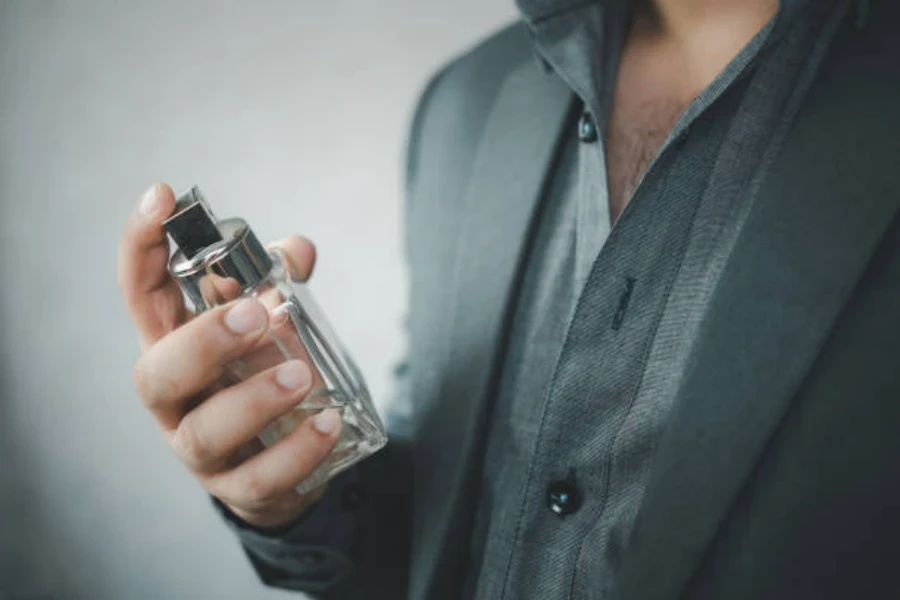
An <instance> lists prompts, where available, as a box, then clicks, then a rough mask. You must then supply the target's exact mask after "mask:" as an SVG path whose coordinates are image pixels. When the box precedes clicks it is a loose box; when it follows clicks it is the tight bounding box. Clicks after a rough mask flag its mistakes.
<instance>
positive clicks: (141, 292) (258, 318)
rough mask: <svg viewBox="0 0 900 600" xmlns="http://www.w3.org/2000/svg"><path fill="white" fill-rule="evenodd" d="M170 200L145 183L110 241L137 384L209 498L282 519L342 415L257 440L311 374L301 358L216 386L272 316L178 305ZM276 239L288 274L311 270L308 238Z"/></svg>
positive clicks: (241, 308) (265, 519)
mask: <svg viewBox="0 0 900 600" xmlns="http://www.w3.org/2000/svg"><path fill="white" fill-rule="evenodd" d="M174 206H175V197H174V194H173V193H172V190H171V188H169V186H167V185H164V184H157V185H155V186H153V187H152V188H151V189H150V190H148V191H147V192H146V193H145V194H144V196H143V197H142V198H141V200H140V202H139V203H138V205H137V207H136V209H135V210H134V211H133V213H132V214H131V216H130V217H129V219H128V223H127V224H126V226H125V230H124V232H123V234H122V239H121V242H120V245H119V273H118V278H119V289H120V291H121V293H122V297H123V298H124V300H125V303H126V305H127V306H128V310H129V312H130V314H131V318H132V319H133V321H134V323H135V325H136V327H137V331H138V335H139V338H140V342H141V349H142V355H141V357H140V359H138V362H137V365H135V369H134V381H135V386H136V387H137V391H138V394H139V395H140V397H141V399H142V401H143V403H144V405H145V406H146V407H147V409H148V410H149V411H150V413H151V414H152V415H153V417H154V418H155V419H156V422H157V423H158V424H159V426H160V428H161V429H162V431H163V434H164V436H165V438H166V440H167V441H168V443H169V445H170V446H171V447H172V449H173V450H174V451H175V454H176V455H177V456H178V458H179V459H180V460H181V461H182V462H183V463H184V464H185V465H186V466H187V467H188V469H190V471H191V473H192V474H193V475H194V477H196V479H197V480H198V481H199V482H200V483H201V485H203V487H204V488H205V489H206V490H207V491H208V492H209V493H210V494H212V495H213V496H215V497H216V498H218V499H219V500H221V501H222V502H223V503H224V504H225V505H227V506H228V507H229V508H230V509H231V510H232V511H233V512H234V513H235V514H236V515H237V516H239V517H240V518H242V519H244V520H245V521H247V522H248V523H251V524H253V525H256V526H259V527H276V526H279V525H284V524H287V523H288V522H290V521H292V520H293V519H295V518H296V517H298V516H299V515H300V514H301V513H302V512H304V510H306V508H307V507H309V506H310V505H311V504H312V503H314V502H315V501H316V500H317V499H318V498H319V497H321V494H322V492H323V491H324V487H323V488H320V489H319V490H317V491H316V492H312V493H310V494H307V495H305V496H301V495H299V494H297V492H295V491H294V487H295V486H296V485H297V484H298V483H300V482H301V481H302V480H303V479H305V478H306V477H307V476H308V475H309V474H310V473H311V472H312V471H313V469H315V468H316V466H318V465H319V463H320V462H321V461H322V460H323V459H325V457H327V456H328V454H329V452H330V451H331V449H332V448H333V447H334V444H335V442H336V441H337V438H338V435H339V433H340V425H341V420H340V415H339V414H338V413H336V412H335V411H333V410H326V411H323V412H321V413H319V414H318V415H316V416H315V417H314V418H311V419H307V420H306V421H304V422H303V423H302V424H301V425H299V426H298V427H297V428H296V429H295V430H294V431H293V432H292V433H291V434H290V435H288V436H287V437H285V438H284V439H282V440H281V441H279V442H278V443H277V444H275V445H273V446H271V447H270V448H265V449H263V448H262V445H261V444H260V443H259V442H258V441H257V439H256V437H257V435H259V433H260V432H261V431H262V430H263V429H264V428H265V427H266V425H267V424H269V423H270V422H272V421H273V420H274V419H276V418H277V417H279V416H281V415H283V414H285V413H287V412H289V411H291V410H292V409H293V408H294V407H295V406H296V405H297V404H298V403H299V402H300V401H301V400H302V399H303V398H304V396H305V395H306V394H307V392H308V391H309V389H310V386H311V385H312V379H313V376H312V375H311V372H310V368H309V366H308V365H307V364H306V363H305V362H304V361H302V360H292V361H288V362H284V363H281V364H279V365H277V366H273V367H271V368H267V369H265V370H261V371H260V372H258V373H257V374H255V375H253V376H252V377H250V378H249V379H247V380H246V381H242V382H240V383H237V384H235V385H231V386H228V387H226V386H224V385H223V384H222V383H221V381H222V378H223V375H225V373H226V370H225V369H226V366H227V365H228V364H229V363H231V362H233V361H235V360H236V359H238V358H241V357H243V356H246V355H247V354H248V353H250V352H251V351H253V350H258V349H259V348H260V347H262V346H264V345H265V344H266V343H267V340H266V337H265V334H266V331H267V329H268V327H269V313H268V311H267V309H266V307H264V306H263V304H262V303H260V302H259V301H257V300H254V299H243V300H236V301H234V302H230V303H228V304H226V305H223V306H220V307H217V308H215V309H213V310H210V311H208V312H205V313H203V314H200V315H197V316H194V315H191V314H190V313H189V311H187V309H186V308H185V305H184V299H183V297H182V294H181V291H180V290H179V288H178V285H177V283H176V282H175V281H174V280H173V279H172V278H171V277H170V276H169V274H168V271H167V262H168V257H169V245H168V241H167V239H166V235H165V233H164V231H163V227H162V222H163V221H164V220H165V219H166V218H167V217H168V216H169V215H170V214H171V212H172V210H173V209H174ZM278 246H279V247H280V248H281V250H282V251H283V252H284V253H285V255H286V256H287V257H288V260H289V262H290V267H291V275H292V277H293V278H294V279H296V280H305V279H306V278H307V277H309V275H310V273H311V272H312V268H313V265H314V263H315V248H314V246H313V245H312V243H311V242H309V241H308V240H306V239H304V238H300V237H292V238H288V239H287V240H285V241H283V242H281V243H280V244H279V245H278Z"/></svg>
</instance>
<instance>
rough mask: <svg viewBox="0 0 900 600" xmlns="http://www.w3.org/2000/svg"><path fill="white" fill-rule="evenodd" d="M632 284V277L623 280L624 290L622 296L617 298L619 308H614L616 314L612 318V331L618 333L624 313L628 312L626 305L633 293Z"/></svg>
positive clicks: (633, 280)
mask: <svg viewBox="0 0 900 600" xmlns="http://www.w3.org/2000/svg"><path fill="white" fill-rule="evenodd" d="M634 282H635V279H634V277H626V278H625V289H624V290H622V295H621V296H620V297H619V306H618V308H616V314H615V315H614V316H613V321H612V328H613V331H618V330H619V329H620V328H621V327H622V322H623V321H624V320H625V312H626V311H627V310H628V303H629V302H630V301H631V292H633V291H634Z"/></svg>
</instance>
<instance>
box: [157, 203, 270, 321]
mask: <svg viewBox="0 0 900 600" xmlns="http://www.w3.org/2000/svg"><path fill="white" fill-rule="evenodd" d="M163 227H164V228H165V230H166V232H167V233H168V234H169V236H170V237H171V238H172V241H173V242H174V243H175V246H176V247H177V250H176V252H175V253H174V254H173V255H172V258H171V259H170V260H169V272H170V273H171V274H172V275H173V276H174V277H175V278H176V279H177V280H178V284H179V285H180V286H181V289H182V291H183V292H184V294H185V296H187V297H188V299H190V301H191V302H192V303H193V304H194V307H195V308H196V309H197V310H198V311H203V310H207V309H209V308H212V307H213V306H216V305H218V304H222V303H224V302H228V301H230V300H234V299H235V298H238V297H239V296H241V295H242V294H244V293H246V292H249V291H251V290H253V289H256V288H257V287H259V286H260V285H261V284H262V283H263V282H264V281H265V280H266V278H267V277H268V276H269V273H270V272H271V270H272V259H271V258H269V253H268V252H267V251H266V248H265V246H263V245H262V244H261V243H260V242H259V239H258V238H257V237H256V234H254V233H253V230H252V229H250V227H249V226H248V225H247V223H246V222H245V221H244V220H243V219H223V220H221V221H219V220H217V219H216V217H215V215H214V214H213V212H212V210H211V209H210V207H209V204H208V203H207V202H206V199H205V198H204V197H203V195H202V194H201V193H200V190H199V189H198V188H197V187H196V186H194V187H193V188H191V189H190V190H188V191H187V192H185V193H184V194H182V195H181V196H179V197H178V199H177V200H176V202H175V212H174V214H173V215H172V216H171V217H169V218H168V219H167V220H166V221H165V222H164V223H163Z"/></svg>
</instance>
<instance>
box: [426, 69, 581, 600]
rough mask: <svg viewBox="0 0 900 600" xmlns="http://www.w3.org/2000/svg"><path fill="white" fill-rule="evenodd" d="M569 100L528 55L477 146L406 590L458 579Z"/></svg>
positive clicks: (455, 583)
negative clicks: (493, 406) (510, 318)
mask: <svg viewBox="0 0 900 600" xmlns="http://www.w3.org/2000/svg"><path fill="white" fill-rule="evenodd" d="M571 105H572V94H571V92H570V90H569V89H568V88H567V87H566V86H565V85H564V84H563V83H562V82H561V81H560V80H559V79H558V78H557V77H556V76H555V75H553V74H549V73H545V72H543V71H542V70H541V69H540V68H539V66H538V64H537V61H535V60H534V59H533V58H532V57H529V59H528V60H526V61H524V62H523V63H522V64H521V65H520V66H518V67H517V68H516V69H515V70H513V71H512V72H511V73H510V74H509V76H508V77H507V79H506V81H505V82H504V83H503V84H502V87H501V88H500V91H499V95H498V97H497V99H496V101H495V103H494V107H493V109H492V111H491V113H490V117H489V118H488V121H487V126H486V129H485V131H484V134H483V136H482V138H481V142H480V144H479V147H478V151H477V155H476V159H475V163H474V167H473V172H472V177H471V180H470V184H469V189H468V192H467V194H466V200H465V203H464V205H463V207H462V208H461V209H460V210H461V211H463V214H464V215H465V216H464V220H465V222H464V226H463V228H462V236H461V239H460V240H459V245H458V253H457V261H456V268H455V270H456V273H455V276H454V277H455V280H456V286H455V290H456V296H455V299H454V302H453V305H452V309H451V310H450V312H449V314H448V315H447V316H448V318H449V319H450V320H449V322H448V324H447V326H446V327H445V328H444V331H445V335H446V336H447V349H446V352H445V353H444V360H443V362H441V363H439V364H438V365H435V367H436V368H437V369H439V370H440V371H439V372H440V386H441V389H440V390H438V391H437V393H436V394H435V397H436V399H437V401H436V402H435V403H434V404H433V405H431V406H430V407H428V408H427V409H426V411H427V412H426V414H424V415H423V418H422V421H421V423H422V424H421V425H420V427H419V429H418V431H417V434H416V444H415V452H416V453H417V455H416V463H417V465H421V467H422V468H421V469H417V470H416V473H415V477H416V479H415V480H416V507H417V518H416V519H415V531H414V532H413V556H412V562H413V565H412V578H411V583H410V597H412V598H429V599H431V598H443V597H445V596H447V595H452V594H453V592H452V591H451V590H458V589H459V585H460V584H461V578H462V577H463V569H464V568H465V566H466V565H465V563H464V560H465V554H466V553H465V550H466V549H467V545H468V540H469V537H470V535H471V524H472V516H473V503H472V502H473V500H474V498H473V496H474V493H473V490H474V489H476V488H475V486H476V485H477V472H478V469H477V467H478V464H479V461H480V454H481V450H482V447H483V437H484V435H485V415H486V412H487V409H488V408H489V404H490V402H489V400H490V397H491V395H492V392H493V387H492V385H491V383H492V381H493V377H492V376H493V374H494V372H495V369H496V367H497V357H498V354H499V351H500V350H501V345H502V343H503V337H504V329H505V327H504V324H505V316H506V313H507V310H506V309H507V307H508V305H509V303H510V294H511V291H512V290H514V289H515V285H516V281H517V273H518V268H519V266H520V263H521V260H520V259H521V256H522V251H523V248H524V243H525V240H526V239H527V237H528V233H529V226H530V223H531V221H532V218H533V215H534V212H535V208H536V206H537V205H538V200H539V199H540V197H541V196H542V192H543V188H544V184H545V180H546V178H547V177H546V176H547V172H548V170H549V169H550V167H551V164H552V161H553V159H554V156H555V155H556V148H557V145H558V144H557V140H558V138H559V137H560V133H561V131H562V128H563V125H564V123H565V122H566V119H567V115H568V114H569V108H570V106H571Z"/></svg>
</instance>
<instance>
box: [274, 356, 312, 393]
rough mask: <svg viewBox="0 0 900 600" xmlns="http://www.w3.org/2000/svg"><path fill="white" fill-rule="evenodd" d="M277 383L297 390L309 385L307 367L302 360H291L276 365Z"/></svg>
mask: <svg viewBox="0 0 900 600" xmlns="http://www.w3.org/2000/svg"><path fill="white" fill-rule="evenodd" d="M275 381H277V382H278V385H280V386H281V387H283V388H285V389H287V390H298V389H300V388H304V387H306V386H308V385H309V381H310V373H309V367H307V366H306V364H304V363H303V361H299V360H292V361H290V362H286V363H284V364H283V365H281V366H280V367H278V372H277V373H276V374H275Z"/></svg>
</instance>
